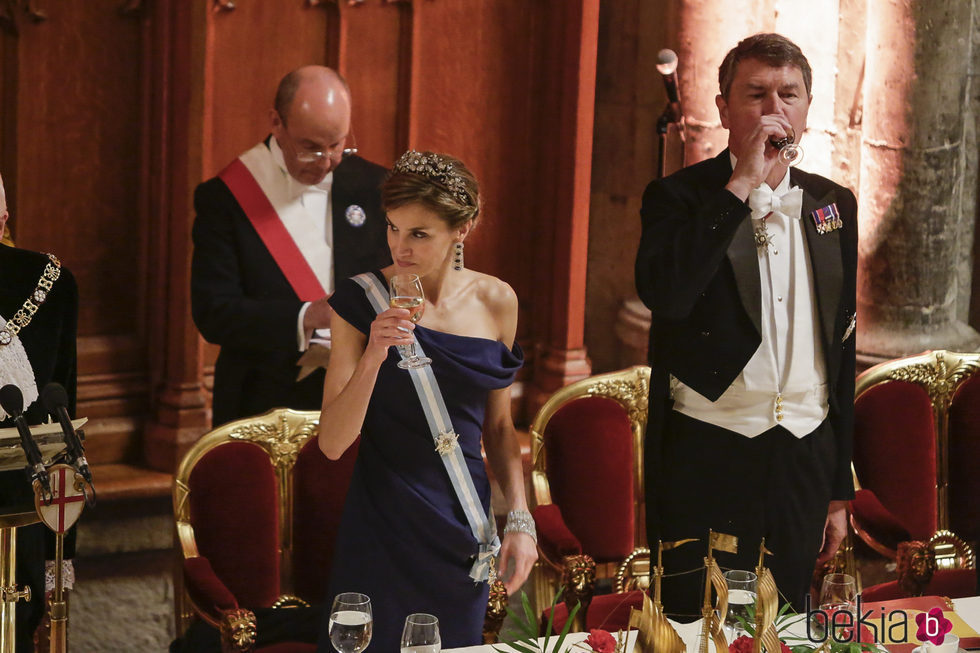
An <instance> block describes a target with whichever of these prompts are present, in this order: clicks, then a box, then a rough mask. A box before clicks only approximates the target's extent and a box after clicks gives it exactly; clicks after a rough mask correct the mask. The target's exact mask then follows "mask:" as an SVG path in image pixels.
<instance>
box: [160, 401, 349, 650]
mask: <svg viewBox="0 0 980 653" xmlns="http://www.w3.org/2000/svg"><path fill="white" fill-rule="evenodd" d="M319 417H320V414H319V412H298V411H292V410H287V409H277V410H273V411H270V412H268V413H266V414H265V415H261V416H257V417H253V418H247V419H243V420H238V421H235V422H231V423H228V424H225V425H222V426H220V427H218V428H217V429H215V430H213V431H211V432H210V433H208V434H206V435H205V436H203V437H202V438H201V439H200V440H199V441H198V442H197V443H196V444H195V445H194V446H193V447H192V448H191V450H190V451H189V452H188V453H187V455H186V456H185V457H184V460H183V461H182V462H181V465H180V467H179V469H178V471H177V476H176V479H175V483H174V493H173V499H174V515H175V519H176V522H177V535H178V539H179V541H180V547H181V561H180V562H181V574H180V578H179V579H178V583H177V587H178V588H179V589H178V591H177V592H175V600H176V602H177V629H178V633H182V632H183V631H184V630H185V628H186V626H187V625H189V623H190V620H191V619H192V618H193V617H194V616H195V615H196V616H197V617H199V618H201V619H203V620H204V621H205V622H207V623H209V624H211V625H212V626H215V627H217V628H219V629H220V630H221V631H222V646H223V648H224V650H226V651H251V650H252V646H253V645H254V641H255V635H256V633H255V628H256V624H255V616H254V614H253V612H252V611H253V610H255V609H256V608H270V607H274V608H279V607H281V608H283V609H287V608H288V607H289V606H307V605H311V604H314V603H320V602H322V601H323V599H324V594H325V592H326V589H327V583H328V580H329V578H328V574H329V570H330V560H331V558H332V557H333V547H334V540H335V538H336V533H337V527H338V524H339V520H340V513H341V508H342V506H343V502H344V497H345V495H346V493H347V486H348V484H349V482H350V475H351V471H352V469H353V463H354V459H355V457H356V454H357V447H356V446H354V447H352V448H351V449H350V450H349V451H348V452H347V453H345V454H344V456H343V457H342V458H341V459H340V460H338V461H336V462H332V461H330V460H328V459H327V458H326V457H325V456H324V455H323V454H322V453H321V452H320V450H319V448H318V447H317V444H316V437H315V436H316V433H317V430H318V425H319ZM315 649H316V647H315V646H314V645H312V644H305V643H299V642H292V643H290V642H283V643H278V644H275V645H273V646H267V647H264V648H260V649H258V651H265V652H267V653H272V652H273V651H275V653H298V652H301V651H302V652H306V651H314V650H315Z"/></svg>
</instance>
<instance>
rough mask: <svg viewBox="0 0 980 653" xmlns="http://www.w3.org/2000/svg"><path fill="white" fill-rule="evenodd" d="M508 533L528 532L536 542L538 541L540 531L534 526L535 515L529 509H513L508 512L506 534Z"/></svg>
mask: <svg viewBox="0 0 980 653" xmlns="http://www.w3.org/2000/svg"><path fill="white" fill-rule="evenodd" d="M507 533H526V534H527V535H530V536H531V539H532V540H534V543H535V544H537V543H538V531H537V529H536V528H535V527H534V517H532V516H531V513H529V512H528V511H527V510H511V511H510V512H508V513H507V524H506V525H505V526H504V535H506V534H507Z"/></svg>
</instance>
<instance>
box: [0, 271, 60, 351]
mask: <svg viewBox="0 0 980 653" xmlns="http://www.w3.org/2000/svg"><path fill="white" fill-rule="evenodd" d="M47 257H48V263H47V264H46V265H45V266H44V271H43V272H41V278H40V279H38V280H37V286H36V287H35V288H34V292H32V293H31V296H30V297H28V298H27V299H25V300H24V305H23V306H21V307H20V308H19V309H18V310H17V312H16V313H14V315H13V317H11V318H10V319H9V320H7V324H6V326H4V327H3V328H2V329H0V347H3V346H5V345H9V344H10V343H11V342H13V340H14V336H16V335H17V334H18V333H20V331H21V329H23V328H25V327H26V326H27V325H28V324H30V323H31V320H32V319H34V314H35V313H37V309H39V308H41V304H43V303H44V302H45V301H46V300H47V298H48V293H49V292H51V288H52V287H54V282H55V281H57V280H58V277H60V276H61V261H59V260H58V257H57V256H55V255H54V254H48V255H47Z"/></svg>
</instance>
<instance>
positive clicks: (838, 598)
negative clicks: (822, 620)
mask: <svg viewBox="0 0 980 653" xmlns="http://www.w3.org/2000/svg"><path fill="white" fill-rule="evenodd" d="M856 603H857V583H856V582H855V580H854V576H851V575H849V574H827V575H826V576H824V579H823V585H822V586H821V588H820V609H821V610H823V611H824V612H825V613H826V614H827V624H826V627H827V630H828V633H829V635H830V636H831V637H832V639H833V641H835V642H843V641H845V640H846V634H845V633H844V632H843V629H844V628H845V626H844V625H843V624H844V623H850V624H851V625H852V626H853V625H854V623H855V619H856V613H857V605H856ZM839 612H849V613H850V614H851V618H850V619H849V620H846V619H841V620H840V621H841V622H843V623H841V624H840V625H838V620H836V619H835V618H834V616H835V615H836V614H837V613H839ZM838 629H840V630H838Z"/></svg>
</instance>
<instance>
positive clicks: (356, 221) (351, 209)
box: [344, 204, 367, 227]
mask: <svg viewBox="0 0 980 653" xmlns="http://www.w3.org/2000/svg"><path fill="white" fill-rule="evenodd" d="M344 217H346V218H347V224H349V225H350V226H352V227H360V226H361V225H363V224H364V223H365V222H366V221H367V213H365V212H364V209H362V208H361V207H359V206H358V205H357V204H351V205H350V206H348V207H347V210H346V211H344Z"/></svg>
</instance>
